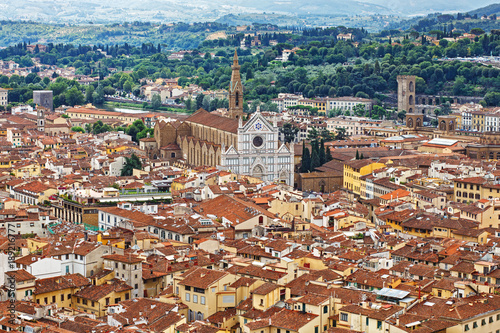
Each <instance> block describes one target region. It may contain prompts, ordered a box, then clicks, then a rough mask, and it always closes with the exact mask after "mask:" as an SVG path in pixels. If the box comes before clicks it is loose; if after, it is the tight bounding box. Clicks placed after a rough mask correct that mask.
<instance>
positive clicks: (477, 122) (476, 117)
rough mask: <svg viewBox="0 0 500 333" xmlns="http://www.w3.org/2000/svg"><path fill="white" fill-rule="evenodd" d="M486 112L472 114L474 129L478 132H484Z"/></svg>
mask: <svg viewBox="0 0 500 333" xmlns="http://www.w3.org/2000/svg"><path fill="white" fill-rule="evenodd" d="M485 115H486V112H483V111H474V112H472V129H475V130H477V131H478V132H484V117H485Z"/></svg>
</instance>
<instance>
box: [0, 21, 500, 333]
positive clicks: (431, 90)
mask: <svg viewBox="0 0 500 333" xmlns="http://www.w3.org/2000/svg"><path fill="white" fill-rule="evenodd" d="M461 15H462V14H461ZM465 16H466V15H465ZM460 18H461V19H463V18H464V16H463V15H462V16H461V17H460ZM457 19H458V18H457ZM496 19H497V18H496V16H494V17H493V16H486V17H485V18H484V20H490V21H491V20H496ZM206 25H209V26H210V24H206ZM193 26H196V25H192V26H191V27H193ZM163 28H165V29H166V26H165V27H163ZM177 28H179V27H176V26H175V25H173V26H170V28H169V29H172V31H175V29H177ZM183 29H184V28H183ZM186 29H187V28H186ZM193 29H194V28H193ZM215 30H217V31H215ZM417 30H418V29H408V30H405V31H402V30H387V31H382V32H380V33H377V34H370V33H368V32H367V31H365V30H364V29H351V28H346V27H336V28H325V29H319V28H318V29H301V30H300V31H299V30H297V29H294V28H290V29H284V28H280V27H276V26H273V25H257V24H256V25H248V26H237V27H231V28H228V27H217V29H214V31H210V34H207V36H206V37H204V38H206V39H205V40H204V41H202V42H200V43H199V45H197V46H195V47H194V48H192V49H189V50H172V49H170V48H169V46H168V45H165V44H161V43H154V44H153V43H142V44H133V43H130V44H129V43H123V44H109V43H95V45H92V46H90V45H72V44H67V43H52V42H48V43H43V42H38V41H37V42H30V41H27V42H26V41H20V42H19V43H16V44H15V45H12V46H9V47H5V48H3V49H0V59H1V60H0V71H1V72H0V73H1V76H0V85H1V87H2V88H0V108H1V109H2V114H1V116H0V152H1V153H0V228H1V229H0V230H1V233H0V247H1V251H0V267H1V269H0V285H2V288H1V289H0V308H1V311H2V316H1V318H0V332H11V331H23V332H43V333H45V332H61V333H63V332H85V333H87V332H88V333H90V332H96V333H97V332H99V333H100V332H168V333H174V332H193V333H194V332H208V333H210V332H213V333H216V332H221V333H222V332H228V333H229V332H231V333H243V332H244V333H264V332H265V333H285V332H286V333H292V332H293V333H309V332H315V333H317V332H334V333H348V332H401V333H402V332H415V333H417V332H420V333H431V332H436V333H437V332H439V333H442V332H445V333H455V332H497V333H498V332H499V330H500V295H499V290H500V289H499V285H500V269H499V268H498V266H499V263H500V248H499V247H498V244H499V240H500V173H499V171H498V167H497V164H498V160H500V121H499V119H500V107H499V106H500V78H499V73H500V60H499V54H500V31H499V30H490V31H486V32H485V31H483V30H482V29H481V28H472V29H471V30H470V31H463V30H460V29H456V28H452V27H450V25H443V29H442V30H431V31H421V30H419V31H417ZM165 33H167V31H166V30H165Z"/></svg>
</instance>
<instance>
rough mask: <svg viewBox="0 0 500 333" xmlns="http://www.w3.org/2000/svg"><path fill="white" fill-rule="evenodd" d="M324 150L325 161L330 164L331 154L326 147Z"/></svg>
mask: <svg viewBox="0 0 500 333" xmlns="http://www.w3.org/2000/svg"><path fill="white" fill-rule="evenodd" d="M325 150H326V152H325V155H326V161H327V162H330V161H331V160H333V156H332V152H331V151H330V148H328V147H326V148H325Z"/></svg>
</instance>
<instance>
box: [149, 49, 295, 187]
mask: <svg viewBox="0 0 500 333" xmlns="http://www.w3.org/2000/svg"><path fill="white" fill-rule="evenodd" d="M231 68H232V76H231V83H230V87H229V110H228V112H227V116H226V117H224V116H221V115H219V114H215V113H210V112H208V111H206V110H203V109H200V110H198V111H196V112H195V113H193V114H192V115H191V116H189V117H188V118H187V119H185V120H184V121H182V122H181V121H170V122H169V121H165V120H161V121H159V122H157V123H156V125H155V129H154V139H153V138H151V139H145V140H144V142H141V145H142V146H143V147H145V149H146V150H147V151H148V152H149V154H150V156H152V157H153V156H160V157H162V158H166V159H168V160H169V161H175V160H183V161H184V162H185V163H187V164H188V165H191V166H195V167H196V166H202V165H207V166H216V167H219V168H220V169H223V170H229V171H232V172H235V173H238V174H244V175H249V176H254V177H258V178H260V179H262V180H266V181H279V182H282V183H286V184H288V185H293V179H294V178H293V172H294V150H293V143H292V144H284V143H281V142H280V141H279V139H278V138H279V128H278V126H277V124H276V123H271V122H269V121H268V120H267V119H266V118H265V117H264V116H263V115H262V114H261V113H260V112H255V113H254V114H252V115H250V117H249V119H248V120H247V121H243V117H244V113H243V85H242V83H241V77H240V66H239V63H238V55H237V54H236V52H235V55H234V59H233V65H232V66H231Z"/></svg>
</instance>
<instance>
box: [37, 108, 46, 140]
mask: <svg viewBox="0 0 500 333" xmlns="http://www.w3.org/2000/svg"><path fill="white" fill-rule="evenodd" d="M36 115H37V118H36V126H37V129H38V131H39V132H42V133H45V108H44V107H43V106H39V105H38V106H37V108H36Z"/></svg>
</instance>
